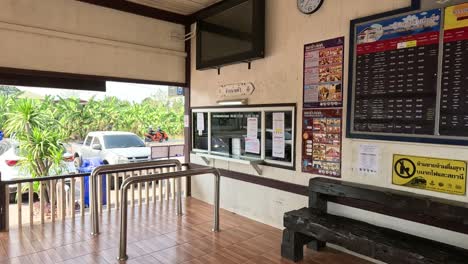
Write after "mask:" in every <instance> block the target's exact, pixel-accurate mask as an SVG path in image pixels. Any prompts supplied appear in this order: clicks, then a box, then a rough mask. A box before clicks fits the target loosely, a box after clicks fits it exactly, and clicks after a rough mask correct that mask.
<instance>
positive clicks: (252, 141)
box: [245, 138, 260, 154]
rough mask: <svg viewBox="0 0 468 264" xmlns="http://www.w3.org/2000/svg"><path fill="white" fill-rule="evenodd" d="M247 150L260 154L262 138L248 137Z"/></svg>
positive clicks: (246, 141) (246, 140)
mask: <svg viewBox="0 0 468 264" xmlns="http://www.w3.org/2000/svg"><path fill="white" fill-rule="evenodd" d="M245 152H248V153H254V154H260V140H259V139H258V138H246V139H245Z"/></svg>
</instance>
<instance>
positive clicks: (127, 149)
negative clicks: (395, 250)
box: [73, 131, 151, 168]
mask: <svg viewBox="0 0 468 264" xmlns="http://www.w3.org/2000/svg"><path fill="white" fill-rule="evenodd" d="M73 156H74V164H75V167H77V168H79V167H81V164H82V161H83V160H84V159H90V158H96V157H97V158H100V159H101V160H102V161H103V162H104V164H122V163H129V162H141V161H149V160H150V159H151V148H149V147H146V145H145V142H144V141H143V140H142V139H141V138H139V137H138V136H137V135H135V134H133V133H130V132H121V131H97V132H90V133H89V134H88V135H87V136H86V138H85V141H84V143H83V144H82V145H79V146H74V154H73Z"/></svg>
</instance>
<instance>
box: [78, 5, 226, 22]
mask: <svg viewBox="0 0 468 264" xmlns="http://www.w3.org/2000/svg"><path fill="white" fill-rule="evenodd" d="M76 1H80V2H84V3H88V4H93V5H98V6H102V7H107V8H112V9H115V10H119V11H123V12H127V13H132V14H136V15H140V16H146V17H151V18H155V19H159V20H164V21H168V22H172V23H177V24H183V25H190V24H191V23H193V22H194V21H195V18H196V15H197V14H198V12H199V11H201V12H203V9H205V8H207V7H209V6H211V5H214V4H216V3H219V2H222V1H223V0H76Z"/></svg>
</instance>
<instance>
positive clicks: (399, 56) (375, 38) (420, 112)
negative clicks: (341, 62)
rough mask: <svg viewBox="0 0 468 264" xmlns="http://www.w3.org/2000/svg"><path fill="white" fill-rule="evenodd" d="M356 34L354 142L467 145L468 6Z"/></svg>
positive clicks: (384, 22)
mask: <svg viewBox="0 0 468 264" xmlns="http://www.w3.org/2000/svg"><path fill="white" fill-rule="evenodd" d="M361 21H362V20H361ZM352 28H353V31H354V32H355V34H354V36H353V37H354V42H355V44H354V45H353V46H352V51H351V54H353V58H352V61H353V65H352V66H353V67H352V75H350V80H351V81H350V93H349V94H350V97H349V100H350V101H349V104H350V111H349V112H348V114H349V115H350V121H351V122H350V123H349V126H348V130H349V135H350V137H362V138H367V139H371V138H376V139H391V140H405V141H416V142H429V143H444V144H463V145H467V144H468V64H467V63H466V62H467V61H468V2H466V1H465V2H464V3H462V4H457V5H448V4H446V5H445V6H444V7H443V8H438V9H433V10H426V11H413V12H410V13H406V14H404V15H403V14H402V15H396V16H392V17H389V18H382V19H376V20H372V21H368V22H356V23H354V22H352Z"/></svg>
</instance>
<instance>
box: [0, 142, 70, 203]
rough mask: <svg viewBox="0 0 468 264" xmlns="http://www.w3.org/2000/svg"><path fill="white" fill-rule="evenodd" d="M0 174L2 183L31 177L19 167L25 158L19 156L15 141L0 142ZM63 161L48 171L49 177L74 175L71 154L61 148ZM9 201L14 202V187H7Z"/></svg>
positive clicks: (18, 148) (17, 145) (18, 147)
mask: <svg viewBox="0 0 468 264" xmlns="http://www.w3.org/2000/svg"><path fill="white" fill-rule="evenodd" d="M0 150H1V151H0V173H1V176H2V181H8V180H14V179H20V178H28V177H31V175H30V174H29V173H28V171H27V170H26V169H24V168H23V167H22V166H21V161H22V160H24V159H25V158H24V157H23V156H22V155H21V152H20V146H19V143H18V142H17V141H16V140H11V139H8V140H4V141H2V142H0ZM63 152H64V153H63V161H62V163H61V164H60V166H59V167H52V168H51V169H50V174H51V175H59V174H70V173H76V168H75V166H74V163H73V154H72V153H69V152H67V151H66V149H65V147H63ZM9 189H10V200H11V201H14V197H15V195H16V185H11V186H9Z"/></svg>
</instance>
